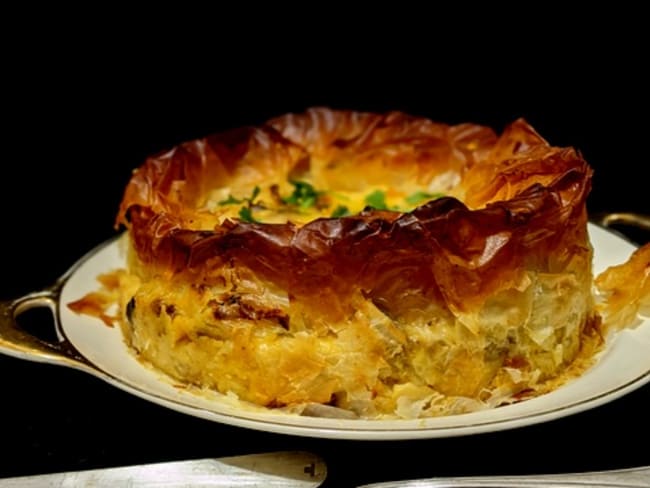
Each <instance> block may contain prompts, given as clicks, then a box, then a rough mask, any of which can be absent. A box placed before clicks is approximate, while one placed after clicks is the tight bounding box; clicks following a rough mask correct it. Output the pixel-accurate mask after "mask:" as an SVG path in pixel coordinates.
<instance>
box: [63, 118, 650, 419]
mask: <svg viewBox="0 0 650 488" xmlns="http://www.w3.org/2000/svg"><path fill="white" fill-rule="evenodd" d="M591 177H592V170H591V168H590V167H589V165H588V164H587V163H586V162H585V160H584V159H583V158H582V156H581V155H580V154H579V153H578V152H577V151H576V150H574V149H572V148H558V147H552V146H550V145H549V144H548V143H547V142H546V141H545V140H544V139H543V138H542V137H540V135H538V134H537V133H536V132H535V131H534V130H533V128H532V127H531V126H530V125H528V124H527V123H526V122H525V121H523V120H517V121H515V122H514V123H513V124H511V125H510V126H509V127H507V128H506V129H505V130H504V131H503V133H502V134H501V135H500V136H497V135H496V134H495V132H494V131H493V130H491V129H490V128H487V127H484V126H480V125H474V124H460V125H453V126H450V125H445V124H442V123H436V122H433V121H431V120H428V119H425V118H419V117H413V116H409V115H406V114H404V113H399V112H391V113H387V114H373V113H359V112H353V111H335V110H329V109H326V108H315V109H310V110H308V111H307V112H306V113H304V114H288V115H285V116H282V117H279V118H276V119H273V120H270V121H269V122H267V123H266V124H264V125H261V126H258V127H245V128H239V129H236V130H232V131H229V132H225V133H220V134H216V135H212V136H209V137H206V138H203V139H198V140H194V141H191V142H187V143H183V144H180V145H179V146H177V147H175V148H173V149H171V150H170V151H167V152H164V153H161V154H158V155H156V156H154V157H151V158H149V159H147V160H146V162H145V163H144V164H143V165H142V166H141V167H140V168H138V169H137V170H135V172H134V173H133V176H132V178H131V180H130V182H129V183H128V186H127V188H126V191H125V194H124V198H123V201H122V203H121V207H120V211H119V215H118V217H117V223H118V224H119V225H122V224H123V225H125V226H126V228H127V229H128V232H127V233H126V239H127V240H128V244H127V246H128V269H126V270H120V271H117V272H115V273H112V274H111V275H107V276H104V277H102V281H103V283H104V285H105V286H106V288H107V289H110V293H113V296H115V297H117V300H118V301H119V303H120V307H119V309H120V314H119V317H118V322H119V323H120V325H121V328H122V331H123V335H124V338H125V341H126V342H127V344H128V345H129V346H130V347H131V348H132V349H133V351H134V352H135V353H136V354H137V355H138V357H139V358H141V359H142V360H143V361H144V362H146V363H149V364H150V365H152V366H153V367H154V368H156V369H158V370H161V371H163V372H165V373H167V374H168V375H170V376H172V377H173V378H175V380H176V381H179V382H181V383H182V384H185V385H193V386H195V387H198V388H204V389H210V390H216V391H218V392H221V393H224V394H228V395H234V396H236V397H238V398H239V399H240V400H243V401H245V402H248V403H251V404H256V405H259V406H262V407H267V408H275V409H284V410H286V411H289V412H296V413H308V412H317V414H319V413H318V412H321V413H320V414H324V415H328V414H329V413H330V412H332V411H335V412H339V413H340V414H341V415H343V416H356V417H360V418H391V417H400V418H418V417H428V416H437V415H447V414H454V413H461V412H467V411H473V410H477V409H481V408H488V407H492V406H497V405H502V404H505V403H509V402H513V401H518V400H521V399H524V398H527V397H530V396H534V395H537V394H540V393H543V392H545V391H548V390H549V389H551V388H555V387H556V386H557V385H559V384H561V383H562V382H563V381H565V380H566V379H568V378H571V377H573V376H575V375H577V374H579V373H580V372H581V371H582V370H583V369H584V368H585V367H586V366H588V365H589V364H590V362H591V360H592V358H593V355H594V353H595V352H596V351H597V350H598V348H599V347H600V346H601V344H602V343H603V333H604V326H603V321H602V317H603V316H606V315H607V310H606V308H602V309H599V308H597V306H596V301H595V297H594V293H593V292H592V286H593V276H592V247H591V245H590V242H589V237H588V234H587V212H586V204H585V201H586V198H587V195H588V193H589V190H590V185H591ZM649 251H650V248H649V249H645V248H644V249H642V250H641V251H639V252H638V253H637V254H638V256H637V258H636V259H637V261H638V262H637V264H636V265H635V266H636V268H634V266H632V267H630V266H627V267H626V266H622V267H621V269H619V270H613V271H611V273H612V274H613V276H612V277H610V279H609V280H608V283H610V289H608V290H605V293H606V294H609V295H617V297H618V300H619V305H620V307H623V306H627V307H632V310H631V311H630V310H628V312H629V313H628V315H627V318H626V321H627V322H630V321H631V318H633V317H634V316H636V312H637V311H638V309H639V308H643V307H648V303H649V297H650V290H649V289H648V288H649V287H650V279H648V276H647V275H648V272H647V270H648V265H647V263H648V261H649V259H648V256H649V255H650V252H649ZM644 270H645V271H644ZM643 273H645V275H643ZM642 275H643V276H644V278H643V280H642V282H641V283H639V284H638V285H637V284H634V285H633V286H632V287H631V289H630V290H627V291H626V292H625V293H627V294H625V293H624V296H623V298H622V299H621V293H622V292H620V290H619V289H620V288H621V286H618V288H617V287H616V280H617V279H618V280H619V285H622V284H624V285H626V286H628V288H630V285H629V283H630V281H631V280H630V276H634V277H636V276H638V277H639V280H640V278H641V277H642ZM605 281H606V280H605V279H604V278H603V283H604V282H605ZM632 281H633V282H635V283H636V281H635V280H632ZM612 283H614V284H613V285H612ZM644 287H645V288H644ZM106 293H109V292H106ZM95 298H96V297H95ZM621 300H622V302H621ZM90 301H92V300H90ZM105 301H107V302H108V301H109V300H105ZM71 307H72V308H73V309H75V310H77V311H88V310H89V299H88V297H86V298H85V299H82V300H79V301H78V302H75V303H73V304H71ZM620 307H619V308H620ZM90 308H92V307H90ZM95 308H96V307H95ZM619 312H620V310H619ZM612 313H614V312H612ZM619 315H620V313H619ZM102 317H103V318H104V319H105V320H106V321H107V322H110V317H108V315H106V314H104V313H102ZM619 322H620V321H619ZM627 322H626V323H627ZM617 326H622V325H621V323H619V324H618V325H617ZM319 406H324V407H322V408H321V410H319ZM331 407H337V408H331Z"/></svg>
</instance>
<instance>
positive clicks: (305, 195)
mask: <svg viewBox="0 0 650 488" xmlns="http://www.w3.org/2000/svg"><path fill="white" fill-rule="evenodd" d="M289 183H291V184H292V185H293V193H292V194H291V195H289V196H288V197H284V198H282V201H283V202H284V203H286V204H287V205H296V206H298V207H300V208H302V209H307V208H309V207H313V206H314V205H316V200H318V197H319V196H320V195H322V194H323V192H321V191H316V189H315V188H314V187H313V186H312V185H310V184H309V183H307V182H306V181H290V182H289Z"/></svg>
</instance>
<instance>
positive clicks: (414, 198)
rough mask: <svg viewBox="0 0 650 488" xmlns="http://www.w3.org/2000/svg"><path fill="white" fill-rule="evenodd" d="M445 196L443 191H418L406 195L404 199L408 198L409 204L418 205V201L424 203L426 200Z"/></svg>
mask: <svg viewBox="0 0 650 488" xmlns="http://www.w3.org/2000/svg"><path fill="white" fill-rule="evenodd" d="M444 196H445V195H444V194H443V193H427V192H425V191H416V192H415V193H413V194H411V195H409V196H408V197H406V198H405V199H404V200H406V203H408V204H409V205H417V204H418V203H422V202H424V201H425V200H435V199H436V198H440V197H444Z"/></svg>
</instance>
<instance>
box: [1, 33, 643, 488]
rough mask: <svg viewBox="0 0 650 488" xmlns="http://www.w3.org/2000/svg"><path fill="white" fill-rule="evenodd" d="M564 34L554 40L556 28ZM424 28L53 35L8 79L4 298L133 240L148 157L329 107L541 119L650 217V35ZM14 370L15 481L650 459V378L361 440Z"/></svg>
mask: <svg viewBox="0 0 650 488" xmlns="http://www.w3.org/2000/svg"><path fill="white" fill-rule="evenodd" d="M560 27H561V26H560V25H558V26H557V29H558V30H552V29H551V30H550V31H548V32H545V33H543V34H544V35H547V36H551V35H556V34H557V33H558V31H561V29H560ZM335 31H336V30H335V29H333V30H332V31H331V32H335ZM166 32H167V31H166ZM382 32H383V31H382ZM167 34H168V35H170V36H171V34H170V33H169V32H167ZM541 34H542V33H539V32H537V33H531V36H533V37H534V36H536V35H541ZM383 35H384V37H386V32H383ZM405 36H407V37H405V39H406V41H407V42H406V43H405V44H406V47H404V48H401V47H398V48H396V47H394V45H393V44H392V43H391V42H388V43H387V45H389V46H393V47H392V48H391V49H389V48H387V47H385V46H383V45H381V46H378V45H377V43H376V42H375V38H376V37H377V36H375V37H372V36H370V37H368V38H367V39H365V41H364V40H362V41H363V42H360V43H358V45H355V47H354V48H352V47H350V46H348V47H346V48H345V49H343V48H339V47H338V46H330V47H327V48H324V49H323V51H322V52H320V51H319V52H318V53H315V52H311V53H310V54H309V55H308V56H304V55H302V54H301V53H300V51H299V49H298V48H296V47H295V45H296V43H298V44H300V43H301V42H307V40H306V37H304V36H303V37H300V36H298V38H294V39H293V44H292V46H293V47H292V49H291V50H290V52H287V44H286V42H284V41H282V42H281V41H280V40H279V39H277V38H275V37H273V36H269V37H267V38H266V39H262V40H260V41H256V42H255V43H254V44H253V46H252V47H246V48H244V47H241V46H240V47H239V48H238V49H237V50H234V49H233V43H236V41H235V40H232V39H231V41H230V44H228V46H227V47H224V46H223V45H220V44H218V43H215V48H214V50H208V52H207V53H205V54H203V53H202V54H201V56H191V55H188V54H187V53H179V52H168V53H166V52H164V50H150V49H147V48H144V49H142V48H138V49H135V48H134V49H133V50H131V49H130V48H127V49H123V50H120V51H118V52H115V51H113V50H112V49H109V48H102V47H94V48H93V49H91V50H90V54H89V53H87V52H85V51H83V50H82V49H80V48H79V45H82V44H83V41H84V39H83V38H77V39H72V40H70V42H69V43H68V42H64V43H58V42H55V43H52V44H50V43H49V42H48V40H47V39H44V40H43V42H41V43H40V44H39V45H38V46H37V48H35V49H32V50H30V51H29V52H28V53H27V54H26V55H21V56H15V57H14V58H15V59H12V63H13V64H11V65H10V69H8V70H7V71H6V73H7V75H6V80H7V81H9V83H10V88H9V89H8V90H7V91H6V92H5V95H4V107H5V110H3V119H4V126H5V132H4V137H3V138H4V143H3V148H4V150H3V153H4V154H3V155H2V170H1V171H2V173H1V174H2V180H1V181H2V183H3V185H2V186H3V188H2V191H1V192H0V193H1V195H0V198H1V200H0V217H1V223H2V231H1V232H2V234H1V235H2V278H1V279H0V298H10V297H15V296H19V295H21V294H23V293H26V292H29V291H32V290H37V289H39V288H42V287H44V286H47V285H49V284H50V283H51V282H53V281H54V280H55V279H56V278H57V277H58V276H59V275H60V274H61V273H63V272H64V271H65V270H66V269H67V268H68V267H69V266H70V265H72V264H73V263H74V262H75V261H76V260H77V259H78V258H79V257H80V256H81V255H83V254H84V253H85V252H86V251H88V250H89V249H91V248H92V247H94V246H95V245H96V244H98V243H99V242H102V241H103V240H105V239H107V238H109V237H111V236H113V235H115V232H116V231H115V230H114V229H113V227H112V225H113V219H114V217H115V213H116V211H117V207H118V204H119V201H120V199H121V196H122V189H123V187H124V185H125V184H126V182H127V181H128V179H129V176H130V171H131V169H132V168H134V167H136V166H137V165H139V164H140V163H141V162H142V161H143V160H144V158H145V157H146V156H147V155H149V154H151V153H154V152H158V151H161V150H163V149H166V148H169V147H171V146H173V145H174V144H177V143H179V142H181V141H184V140H187V139H192V138H196V137H200V136H203V135H206V134H208V133H211V132H214V131H218V130H223V129H227V128H230V127H234V126H239V125H245V124H257V123H260V122H263V121H264V120H266V119H267V118H270V117H272V116H275V115H279V114H282V113H285V112H289V111H302V110H304V109H305V108H307V107H309V106H316V105H320V106H330V107H333V108H350V109H356V110H371V111H387V110H402V111H405V112H409V113H412V114H415V115H421V116H426V117H430V118H432V119H436V120H439V121H443V122H448V123H459V122H466V121H471V122H477V123H482V124H486V125H490V126H492V127H494V128H495V129H497V130H499V131H500V130H501V129H502V128H503V127H504V126H505V125H506V124H507V123H509V122H511V121H513V120H514V119H516V118H518V117H524V118H526V119H527V120H528V121H529V122H530V123H531V124H532V125H533V126H534V127H535V128H536V129H537V130H538V131H539V132H540V133H541V134H542V135H543V136H544V137H545V138H546V139H547V140H549V141H550V142H551V143H552V144H554V145H561V146H566V145H572V146H575V147H577V148H578V149H580V150H581V151H582V153H583V154H584V156H585V158H586V159H587V160H588V161H589V162H590V164H591V165H592V166H593V167H594V169H595V175H594V182H593V191H592V193H591V196H590V198H589V202H588V205H589V210H590V211H591V212H601V211H637V212H645V213H649V212H650V204H649V203H648V202H649V200H648V192H649V190H650V188H649V187H650V185H649V184H648V178H647V176H646V173H647V166H648V147H649V146H650V140H649V138H648V136H647V126H648V124H647V119H648V115H647V114H648V112H647V109H648V95H647V93H646V87H647V86H650V85H649V84H648V81H649V80H648V76H647V75H646V74H645V73H644V71H643V67H642V66H641V65H639V63H638V59H640V58H639V56H640V55H642V54H643V53H642V52H639V51H640V50H639V49H638V46H639V45H640V44H639V43H640V41H641V40H642V39H636V38H629V39H626V41H625V42H623V43H621V44H619V45H617V46H612V45H611V44H610V42H609V38H607V37H606V38H605V39H604V40H603V41H600V42H598V43H596V44H595V45H594V43H593V42H592V41H591V40H580V39H578V42H576V43H575V44H574V45H573V46H572V47H571V48H566V49H565V48H560V49H557V50H553V51H552V52H549V51H546V50H544V49H542V48H540V49H532V47H530V48H529V47H527V46H528V42H529V39H526V38H525V36H524V37H522V32H520V33H519V34H518V39H519V43H520V47H521V46H524V47H526V49H524V50H523V52H515V51H513V50H512V46H511V44H512V42H513V41H512V39H510V38H509V37H508V36H505V37H504V39H502V40H500V41H498V42H497V41H487V40H482V39H477V40H476V41H475V42H474V44H473V45H472V46H471V47H470V48H468V49H467V50H462V49H461V50H459V51H458V52H454V53H453V54H452V53H449V52H447V45H446V44H444V43H443V44H441V43H439V42H438V41H436V40H433V39H431V40H430V44H426V39H418V40H417V41H416V40H413V42H416V43H419V44H420V46H421V47H422V46H423V47H424V49H422V52H420V51H413V49H411V47H412V46H411V47H409V46H410V42H411V41H410V40H409V38H408V35H407V34H405ZM423 43H424V44H423ZM72 46H76V48H73V47H72ZM218 46H221V47H218ZM585 46H591V48H586V47H585ZM633 48H634V49H635V50H634V51H632V49H633ZM161 51H162V52H161ZM126 53H128V54H129V56H128V59H127V56H126ZM228 53H230V55H229V54H228ZM233 53H236V54H233ZM315 60H317V61H315ZM0 378H1V379H2V385H1V387H0V435H1V438H2V442H0V453H1V456H0V476H16V475H24V474H31V473H43V472H52V471H61V470H73V469H87V468H96V467H106V466H116V465H124V464H135V463H142V462H153V461H163V460H172V459H174V460H176V459H188V458H197V457H211V456H220V455H232V454H240V453H246V452H251V451H265V450H273V449H312V450H314V451H315V452H318V453H319V454H321V455H323V456H324V457H325V458H326V460H327V461H328V464H329V468H330V472H331V475H330V477H331V480H330V482H331V484H332V485H333V486H334V485H336V486H352V485H353V484H354V483H359V482H369V481H381V480H387V479H395V478H404V477H416V476H433V475H446V474H489V473H499V472H500V473H532V472H553V471H571V470H573V471H578V470H595V469H607V468H622V467H629V466H637V465H642V464H650V455H649V454H648V451H647V449H645V448H644V446H645V444H646V443H647V439H648V438H650V428H649V423H648V415H647V412H648V410H649V409H650V388H649V387H648V386H646V387H643V388H641V389H640V390H638V391H635V392H633V393H630V394H629V395H627V396H626V397H625V398H623V399H620V400H617V401H614V402H612V403H609V404H607V405H603V406H601V407H598V408H596V409H593V410H591V411H588V412H584V413H580V414H577V415H573V416H571V417H568V418H564V419H560V420H555V421H551V422H549V423H546V424H543V425H536V426H529V427H523V428H519V429H514V430H511V431H506V432H501V433H492V434H482V435H476V436H471V437H459V438H449V439H434V440H423V441H409V442H359V441H337V440H319V439H306V438H300V437H293V436H284V435H276V434H268V433H260V432H255V431H252V430H246V429H239V428H234V427H228V426H222V425H218V424H213V423H210V422H207V421H204V420H199V419H195V418H192V417H188V416H185V415H182V414H180V413H176V412H173V411H169V410H166V409H163V408H162V407H158V406H156V405H153V404H150V403H148V402H145V401H143V400H140V399H138V398H135V397H133V396H130V395H128V394H126V393H123V392H121V391H120V390H117V389H115V388H113V387H111V386H109V385H107V384H104V383H103V382H101V381H100V380H98V379H95V378H92V377H90V376H87V375H85V374H83V373H80V372H76V371H72V370H67V369H63V368H57V367H53V366H47V365H42V364H36V363H30V362H27V361H21V360H17V359H14V358H9V357H4V356H0Z"/></svg>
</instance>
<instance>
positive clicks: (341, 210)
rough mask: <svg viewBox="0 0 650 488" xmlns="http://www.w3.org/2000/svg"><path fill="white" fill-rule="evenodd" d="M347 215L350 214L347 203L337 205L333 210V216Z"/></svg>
mask: <svg viewBox="0 0 650 488" xmlns="http://www.w3.org/2000/svg"><path fill="white" fill-rule="evenodd" d="M346 215H350V209H349V208H348V207H346V206H345V205H339V206H337V207H336V208H335V209H334V211H333V212H332V217H333V218H338V217H345V216H346Z"/></svg>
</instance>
